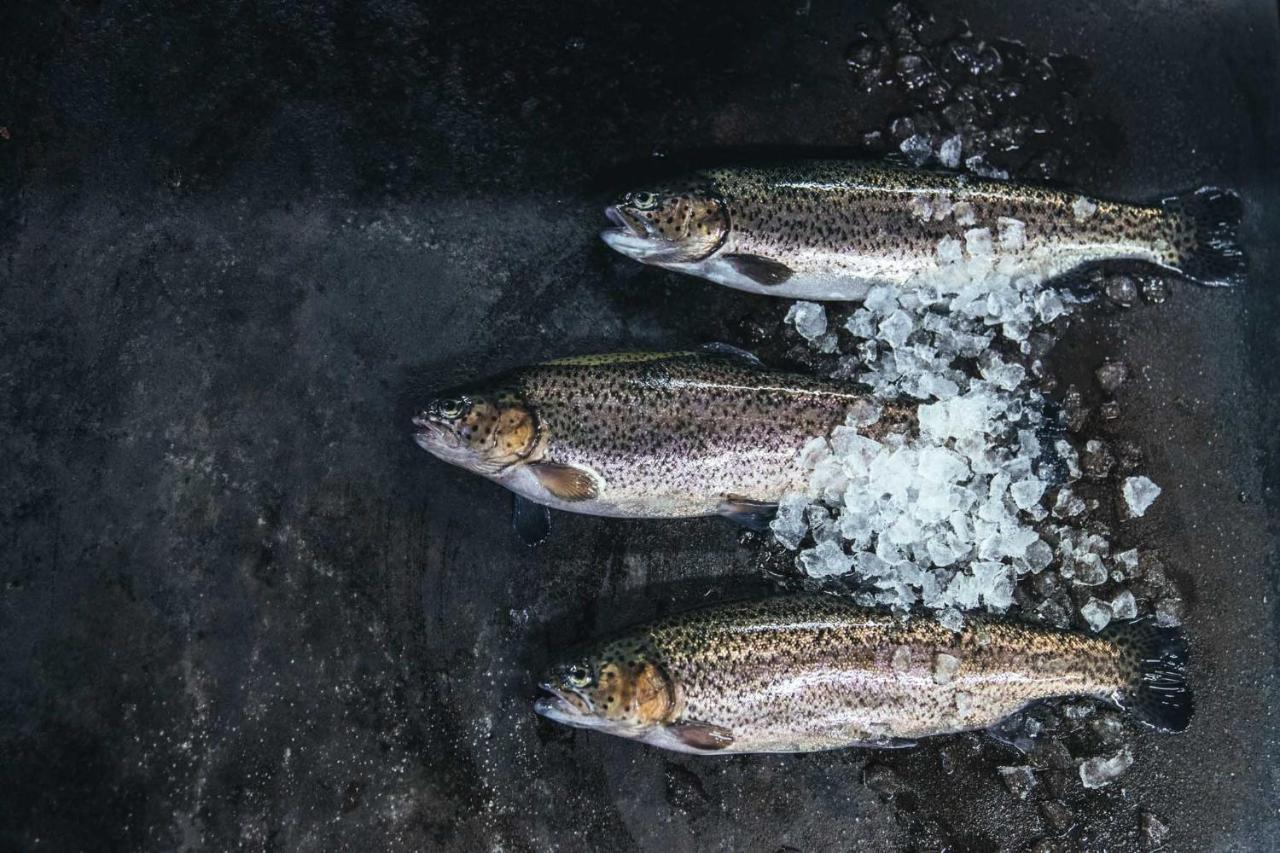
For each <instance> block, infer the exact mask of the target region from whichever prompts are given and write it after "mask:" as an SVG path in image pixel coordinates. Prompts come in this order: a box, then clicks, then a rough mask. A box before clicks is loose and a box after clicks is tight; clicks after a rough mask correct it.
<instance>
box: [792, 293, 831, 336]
mask: <svg viewBox="0 0 1280 853" xmlns="http://www.w3.org/2000/svg"><path fill="white" fill-rule="evenodd" d="M785 321H786V322H788V323H794V324H795V327H796V331H797V332H799V333H800V336H801V337H802V338H804V339H805V340H806V341H810V342H812V341H816V340H818V339H819V338H821V337H822V336H823V335H825V334H826V332H827V310H826V309H825V308H823V307H822V306H821V305H819V304H818V303H816V302H797V303H795V304H794V305H792V306H791V308H790V309H788V311H787V316H786V317H785Z"/></svg>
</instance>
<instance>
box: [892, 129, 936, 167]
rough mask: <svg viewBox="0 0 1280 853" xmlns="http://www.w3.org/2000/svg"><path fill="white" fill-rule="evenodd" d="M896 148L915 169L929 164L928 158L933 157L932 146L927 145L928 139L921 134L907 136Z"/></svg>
mask: <svg viewBox="0 0 1280 853" xmlns="http://www.w3.org/2000/svg"><path fill="white" fill-rule="evenodd" d="M898 148H899V150H901V151H902V153H903V154H905V155H906V157H907V159H908V160H910V161H911V165H912V166H915V167H917V168H919V167H920V166H923V165H924V164H925V163H927V162H929V158H930V157H932V156H933V146H932V145H930V144H929V137H927V136H925V135H924V134H923V133H916V134H913V135H911V136H908V137H907V138H906V139H904V140H902V143H901V144H900V145H899V146H898Z"/></svg>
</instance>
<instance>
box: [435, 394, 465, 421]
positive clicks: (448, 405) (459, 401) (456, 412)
mask: <svg viewBox="0 0 1280 853" xmlns="http://www.w3.org/2000/svg"><path fill="white" fill-rule="evenodd" d="M466 410H467V401H466V399H464V398H462V397H451V398H449V399H447V400H438V401H436V411H437V412H439V413H440V416H441V417H442V418H460V417H462V413H463V412H465V411H466Z"/></svg>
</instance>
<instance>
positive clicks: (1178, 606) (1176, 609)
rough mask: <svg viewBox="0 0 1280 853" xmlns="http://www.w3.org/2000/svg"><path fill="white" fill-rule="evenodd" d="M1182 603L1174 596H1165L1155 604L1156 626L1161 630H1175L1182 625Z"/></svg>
mask: <svg viewBox="0 0 1280 853" xmlns="http://www.w3.org/2000/svg"><path fill="white" fill-rule="evenodd" d="M1182 615H1183V603H1182V599H1181V598H1179V597H1178V596H1176V595H1167V596H1165V597H1164V598H1162V599H1160V600H1159V601H1157V602H1156V624H1157V625H1159V626H1160V627H1162V628H1176V627H1178V626H1179V625H1181V624H1182Z"/></svg>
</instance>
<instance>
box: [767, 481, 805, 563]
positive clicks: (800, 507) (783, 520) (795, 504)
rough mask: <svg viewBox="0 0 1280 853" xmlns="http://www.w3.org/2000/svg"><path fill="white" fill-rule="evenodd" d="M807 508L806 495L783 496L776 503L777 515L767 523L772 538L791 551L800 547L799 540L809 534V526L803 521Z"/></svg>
mask: <svg viewBox="0 0 1280 853" xmlns="http://www.w3.org/2000/svg"><path fill="white" fill-rule="evenodd" d="M808 506H809V498H808V496H807V495H796V494H791V495H784V496H783V498H782V500H781V501H779V502H778V512H777V514H776V515H775V516H774V518H773V521H771V522H769V529H770V530H772V531H773V535H774V538H776V539H777V540H778V541H779V542H781V543H782V544H783V545H784V546H785V547H787V548H789V549H791V550H792V551H794V550H795V549H796V548H799V547H800V542H801V540H803V539H804V537H805V534H806V533H808V532H809V525H808V523H807V522H806V521H805V508H806V507H808Z"/></svg>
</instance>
